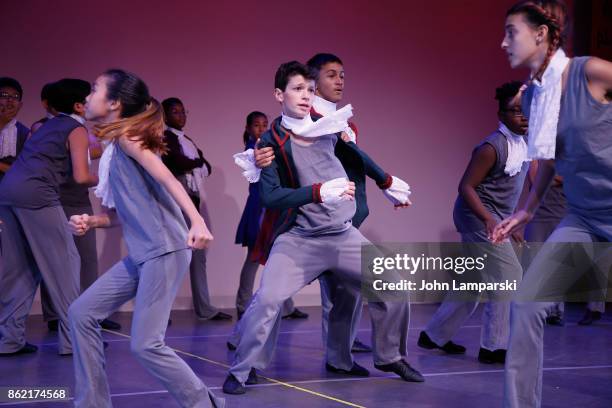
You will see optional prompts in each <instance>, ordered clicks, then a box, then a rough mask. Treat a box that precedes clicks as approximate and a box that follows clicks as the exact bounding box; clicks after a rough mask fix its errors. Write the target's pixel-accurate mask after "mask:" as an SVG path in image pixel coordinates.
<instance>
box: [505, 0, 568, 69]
mask: <svg viewBox="0 0 612 408" xmlns="http://www.w3.org/2000/svg"><path fill="white" fill-rule="evenodd" d="M514 14H523V15H524V16H525V19H526V20H527V22H528V23H529V24H530V25H531V26H532V27H534V28H536V27H539V26H541V25H545V26H546V27H548V50H546V57H545V58H544V62H543V63H542V65H541V66H540V68H539V69H538V71H537V72H536V73H535V75H534V76H533V78H532V80H533V79H538V80H541V79H542V75H543V74H544V71H545V70H546V67H547V66H548V64H549V63H550V59H551V58H552V56H553V55H554V53H555V51H557V50H558V49H559V48H560V47H563V45H564V44H565V41H566V40H567V34H568V27H569V18H568V15H567V6H566V5H565V3H564V2H563V1H561V0H528V1H521V2H519V3H517V4H515V5H514V6H512V7H511V8H510V10H508V12H507V13H506V17H507V16H510V15H514Z"/></svg>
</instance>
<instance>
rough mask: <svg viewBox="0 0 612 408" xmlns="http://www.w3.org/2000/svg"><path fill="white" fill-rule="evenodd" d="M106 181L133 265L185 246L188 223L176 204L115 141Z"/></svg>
mask: <svg viewBox="0 0 612 408" xmlns="http://www.w3.org/2000/svg"><path fill="white" fill-rule="evenodd" d="M109 184H110V188H111V191H112V194H113V198H114V199H115V208H116V210H117V215H118V217H119V219H120V220H121V224H122V228H123V236H124V238H125V243H126V245H127V248H128V253H129V255H128V256H129V257H130V259H131V260H132V261H133V262H134V263H135V264H141V263H143V262H145V261H148V260H150V259H152V258H156V257H158V256H161V255H164V254H166V253H169V252H174V251H178V250H181V249H186V248H188V246H187V225H186V224H185V220H184V218H183V215H182V213H181V210H180V208H179V206H178V204H176V202H175V201H174V199H173V198H172V197H171V196H170V194H169V193H168V191H166V189H165V188H164V187H163V186H162V185H161V184H159V183H158V182H157V181H156V180H155V179H154V178H153V177H151V175H150V174H149V173H147V171H146V170H145V169H144V168H143V167H142V166H141V165H140V164H139V163H138V162H136V160H134V159H132V158H131V157H130V156H128V155H127V154H126V153H125V152H124V151H123V150H121V147H120V146H119V144H118V143H116V144H115V153H114V154H113V158H112V160H111V163H110V170H109Z"/></svg>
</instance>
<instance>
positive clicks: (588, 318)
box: [578, 309, 601, 326]
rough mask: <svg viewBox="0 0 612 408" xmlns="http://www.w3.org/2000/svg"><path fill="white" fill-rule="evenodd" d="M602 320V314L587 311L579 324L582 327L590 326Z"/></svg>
mask: <svg viewBox="0 0 612 408" xmlns="http://www.w3.org/2000/svg"><path fill="white" fill-rule="evenodd" d="M600 319H601V312H597V311H593V310H591V309H587V310H586V311H585V312H584V316H582V319H580V321H579V322H578V324H579V325H580V326H590V325H592V324H593V322H595V321H597V320H600Z"/></svg>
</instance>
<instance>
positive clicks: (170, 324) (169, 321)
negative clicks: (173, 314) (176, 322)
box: [168, 319, 172, 327]
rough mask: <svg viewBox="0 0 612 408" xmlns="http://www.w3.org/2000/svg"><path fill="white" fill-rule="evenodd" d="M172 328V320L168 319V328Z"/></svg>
mask: <svg viewBox="0 0 612 408" xmlns="http://www.w3.org/2000/svg"><path fill="white" fill-rule="evenodd" d="M170 326H172V319H168V327H170Z"/></svg>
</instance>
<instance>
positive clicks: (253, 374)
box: [245, 368, 259, 385]
mask: <svg viewBox="0 0 612 408" xmlns="http://www.w3.org/2000/svg"><path fill="white" fill-rule="evenodd" d="M258 382H259V377H257V370H255V369H254V368H251V371H249V378H247V380H246V383H245V384H246V385H254V384H257V383H258Z"/></svg>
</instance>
